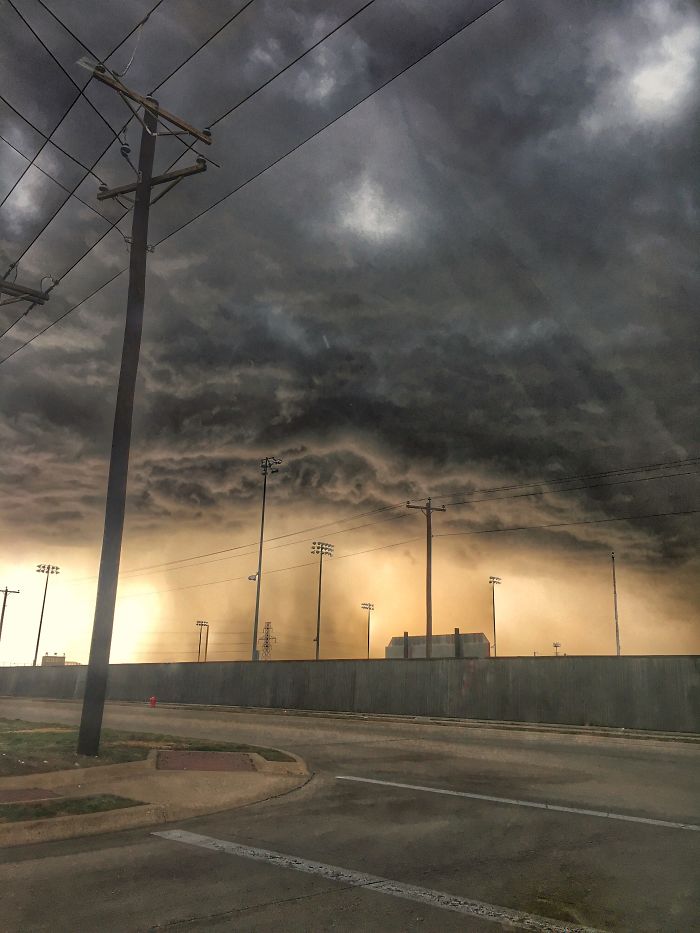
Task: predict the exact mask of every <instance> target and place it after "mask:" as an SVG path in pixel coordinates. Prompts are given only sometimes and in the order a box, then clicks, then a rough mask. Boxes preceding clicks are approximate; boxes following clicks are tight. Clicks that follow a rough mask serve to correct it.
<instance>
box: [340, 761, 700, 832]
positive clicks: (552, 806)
mask: <svg viewBox="0 0 700 933" xmlns="http://www.w3.org/2000/svg"><path fill="white" fill-rule="evenodd" d="M335 779H336V781H354V782H355V783H357V784H380V785H381V786H382V787H401V788H403V789H404V790H420V791H423V792H425V793H426V794H444V795H445V796H447V797H469V798H470V800H486V801H488V802H489V803H509V804H511V805H512V806H515V807H533V808H534V809H536V810H556V811H557V812H558V813H578V814H580V815H582V816H602V817H605V819H608V820H624V821H625V822H627V823H647V824H649V825H651V826H663V827H665V828H666V829H690V830H693V831H695V832H698V830H700V826H698V825H696V824H695V823H672V822H670V821H669V820H653V819H651V818H650V817H647V816H628V815H627V814H626V813H612V812H611V811H608V810H584V809H582V808H581V807H565V806H563V805H561V804H558V803H538V802H537V801H535V800H514V799H513V798H512V797H491V796H490V795H489V794H473V793H470V792H469V791H466V790H447V789H446V788H443V787H424V786H423V785H422V784H401V783H400V782H398V781H378V780H376V779H375V778H363V777H354V776H352V775H349V774H336V776H335Z"/></svg>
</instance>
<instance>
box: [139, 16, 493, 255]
mask: <svg viewBox="0 0 700 933" xmlns="http://www.w3.org/2000/svg"><path fill="white" fill-rule="evenodd" d="M501 3H503V0H496V2H495V3H492V4H491V5H490V6H489V7H487V9H485V10H484V11H483V12H481V13H479V14H478V15H477V16H474V17H472V18H471V19H470V20H468V21H467V22H466V23H464V24H463V25H462V26H460V27H459V28H458V29H456V30H455V31H454V32H452V33H450V35H449V36H447V37H446V38H444V39H441V40H440V41H439V42H437V43H436V44H435V45H433V46H432V47H431V48H429V49H428V50H427V51H426V52H423V53H422V54H421V55H419V56H418V58H416V59H414V60H413V61H412V62H409V64H408V65H406V66H405V67H404V68H402V69H401V70H400V71H398V72H397V73H396V74H395V75H393V76H392V77H391V78H387V80H386V81H383V82H382V83H381V84H380V85H379V86H378V87H376V88H375V89H374V90H373V91H370V92H369V93H368V94H365V96H364V97H362V98H360V100H358V101H356V102H355V103H354V104H351V105H350V106H349V107H347V108H346V109H345V110H343V111H342V112H341V113H339V114H338V115H337V116H335V117H333V119H332V120H329V121H328V122H327V123H324V124H323V126H321V127H320V128H319V129H318V130H316V131H315V132H313V133H312V134H311V135H310V136H307V137H306V138H305V139H303V140H302V141H301V142H300V143H297V145H296V146H293V147H292V148H291V149H289V150H287V152H285V153H284V154H283V155H281V156H279V158H277V159H275V160H274V161H273V162H271V163H270V164H269V165H267V166H266V167H265V168H263V169H261V170H260V171H259V172H256V173H255V174H254V175H252V176H251V177H250V178H248V179H247V180H246V181H244V182H241V183H240V184H238V185H236V187H235V188H233V189H232V190H231V191H229V192H228V193H227V194H224V195H223V196H222V197H220V198H218V200H216V201H214V203H213V204H210V205H209V207H206V208H204V209H203V210H201V211H199V212H198V213H197V214H195V215H194V217H190V219H189V220H186V221H185V222H184V223H182V224H180V226H179V227H175V229H174V230H171V231H170V233H168V234H166V235H165V236H164V237H161V238H160V240H158V241H157V242H156V244H155V245H156V246H160V244H161V243H164V242H165V241H166V240H169V239H170V237H172V236H175V234H176V233H180V232H181V231H182V230H184V229H185V228H186V227H189V226H190V224H193V223H194V222H195V221H196V220H199V219H200V218H201V217H203V216H204V215H205V214H208V213H209V211H212V210H214V208H216V207H218V206H219V205H220V204H222V203H223V202H224V201H226V200H227V199H228V198H230V197H232V196H233V195H234V194H237V193H238V192H239V191H240V190H241V189H242V188H245V187H246V185H249V184H250V183H251V182H253V181H256V180H257V179H258V178H260V177H261V176H262V175H264V174H265V173H266V172H269V171H270V169H273V168H275V166H277V165H279V163H280V162H282V161H283V160H284V159H286V158H287V157H288V156H290V155H292V154H293V153H295V152H297V151H298V150H299V149H301V147H302V146H305V145H306V144H307V143H308V142H311V140H312V139H315V138H316V137H317V136H320V134H321V133H323V132H324V131H325V130H327V129H328V128H329V127H331V126H333V125H334V124H335V123H337V122H338V121H339V120H342V119H343V117H346V116H347V115H348V114H349V113H350V112H351V111H353V110H355V109H356V108H357V107H359V106H360V105H361V104H364V103H365V102H366V101H367V100H369V99H370V97H373V96H374V95H375V94H378V93H379V91H382V90H384V88H385V87H387V86H388V85H389V84H391V83H392V81H396V80H397V78H400V77H401V76H402V75H404V74H406V72H407V71H409V70H410V69H411V68H414V67H415V66H416V65H418V64H419V63H420V62H422V61H423V59H425V58H427V57H428V56H429V55H432V53H433V52H436V51H437V50H438V49H439V48H441V47H442V46H443V45H445V44H446V43H447V42H449V41H450V40H451V39H454V38H455V37H456V36H458V35H459V34H460V33H462V32H464V30H465V29H468V28H469V27H470V26H473V25H474V23H476V22H477V20H480V19H482V17H484V16H486V15H487V14H488V13H490V12H491V11H492V10H494V9H495V8H496V7H497V6H500V4H501Z"/></svg>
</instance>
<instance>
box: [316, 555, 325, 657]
mask: <svg viewBox="0 0 700 933" xmlns="http://www.w3.org/2000/svg"><path fill="white" fill-rule="evenodd" d="M322 578H323V550H321V553H320V556H319V561H318V612H317V614H316V660H317V661H318V655H319V651H320V649H321V580H322Z"/></svg>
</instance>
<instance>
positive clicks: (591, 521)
mask: <svg viewBox="0 0 700 933" xmlns="http://www.w3.org/2000/svg"><path fill="white" fill-rule="evenodd" d="M698 513H700V509H679V510H677V511H674V512H649V513H647V514H645V515H616V516H614V517H612V518H586V519H581V520H579V521H575V522H547V523H546V524H543V525H517V526H514V527H512V528H479V529H478V530H476V531H443V532H438V533H437V534H435V535H433V537H435V538H452V537H457V536H466V535H490V534H501V533H505V532H510V531H534V530H539V529H541V528H573V527H574V526H575V525H604V524H605V523H607V522H632V521H641V520H642V519H645V518H669V517H671V516H674V515H697V514H698Z"/></svg>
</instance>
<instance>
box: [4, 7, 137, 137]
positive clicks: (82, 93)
mask: <svg viewBox="0 0 700 933" xmlns="http://www.w3.org/2000/svg"><path fill="white" fill-rule="evenodd" d="M7 2H8V3H9V4H10V6H11V7H12V9H13V10H14V11H15V13H16V14H17V16H19V18H20V19H21V20H22V22H23V23H24V25H25V26H26V27H27V29H28V30H29V31H30V32H31V34H32V35H33V36H34V38H35V39H36V40H37V42H38V43H39V44H40V45H41V47H42V48H43V49H44V51H45V52H46V53H47V54H48V55H50V56H51V58H52V59H53V61H54V62H55V63H56V64H57V65H58V67H59V68H60V69H61V71H62V72H63V74H64V75H65V76H66V78H68V80H69V81H70V83H71V84H72V85H73V87H74V88H76V90H77V91H78V92H79V95H80V96H81V97H83V98H84V99H85V101H86V102H87V103H88V105H89V106H90V108H91V109H92V110H93V111H94V112H95V113H96V114H97V116H98V117H99V118H100V120H102V122H103V123H104V125H105V126H106V127H107V129H108V130H109V131H110V133H112V134H113V135H114V137H115V139H117V140H118V139H119V136H118V134H117V131H116V130H115V129H114V127H113V126H112V124H111V123H110V122H109V120H107V118H106V117H105V116H104V114H102V113H100V111H99V110H98V109H97V107H96V106H95V105H94V104H93V102H92V101H91V100H90V98H89V97H88V96H87V94H86V93H85V88H81V86H80V85H79V84H78V82H77V81H76V80H75V78H74V77H73V75H72V74H71V73H70V72H69V71H68V69H67V68H66V67H65V66H64V65H63V63H62V62H61V61H59V59H58V58H57V57H56V55H54V53H53V52H52V51H51V49H50V48H49V47H48V45H47V44H46V43H45V42H44V40H43V39H42V38H41V36H40V35H39V33H38V32H37V31H36V29H34V27H33V26H32V24H31V23H30V22H29V20H28V19H27V18H26V17H25V16H24V15H23V14H22V12H21V11H20V10H19V9H18V8H17V6H16V4H15V2H14V0H7ZM52 15H53V14H52ZM64 28H65V27H64ZM81 45H82V43H81ZM83 48H84V46H83ZM85 87H87V85H86V86H85Z"/></svg>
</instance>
